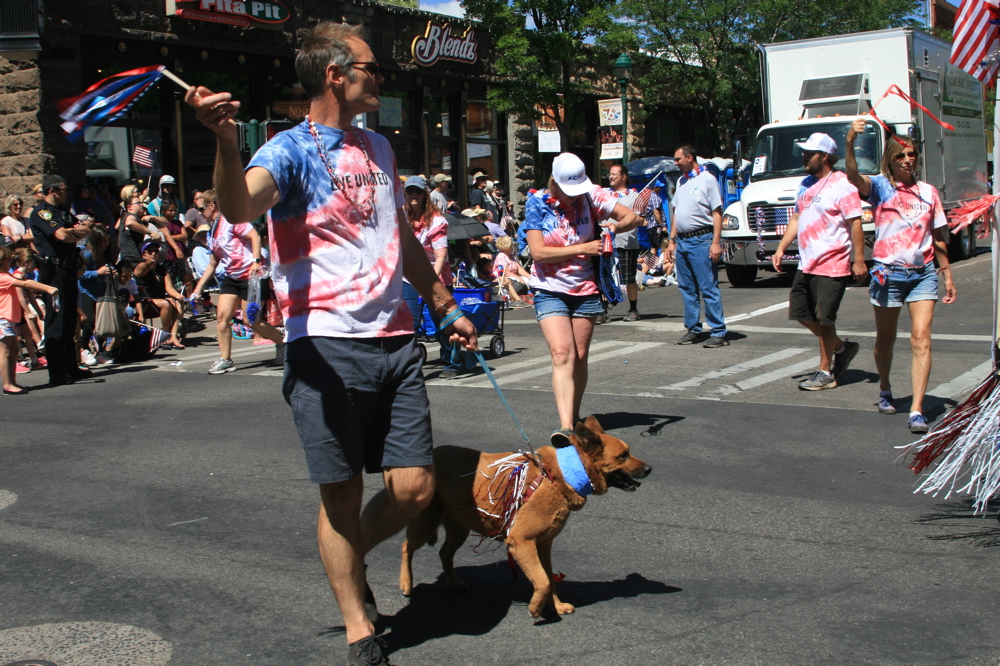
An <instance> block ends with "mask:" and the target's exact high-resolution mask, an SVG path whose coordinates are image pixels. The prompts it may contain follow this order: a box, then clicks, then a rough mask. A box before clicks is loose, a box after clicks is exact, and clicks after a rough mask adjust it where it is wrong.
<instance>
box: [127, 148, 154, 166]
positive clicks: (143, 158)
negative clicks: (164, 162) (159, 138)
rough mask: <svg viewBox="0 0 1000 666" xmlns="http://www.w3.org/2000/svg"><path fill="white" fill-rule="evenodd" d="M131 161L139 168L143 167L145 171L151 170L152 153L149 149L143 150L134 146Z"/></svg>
mask: <svg viewBox="0 0 1000 666" xmlns="http://www.w3.org/2000/svg"><path fill="white" fill-rule="evenodd" d="M132 161H133V162H135V163H136V164H138V165H139V166H144V167H146V168H147V169H152V168H153V166H154V164H153V151H152V150H150V149H149V148H143V147H142V146H136V147H135V150H133V151H132Z"/></svg>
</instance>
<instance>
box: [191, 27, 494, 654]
mask: <svg viewBox="0 0 1000 666" xmlns="http://www.w3.org/2000/svg"><path fill="white" fill-rule="evenodd" d="M295 69H296V74H297V75H298V78H299V81H300V83H301V84H302V86H303V87H304V88H305V91H306V94H307V95H308V96H309V98H310V109H309V114H308V115H307V116H306V118H305V122H303V123H301V124H300V125H298V126H297V127H294V128H292V129H290V130H287V131H285V132H282V133H281V134H279V135H278V136H277V137H275V138H274V139H273V140H271V141H269V142H268V143H266V144H265V145H264V146H263V147H262V148H261V149H260V150H259V151H258V152H257V153H256V154H255V155H254V157H253V159H252V160H251V162H250V165H249V166H248V167H247V170H246V172H244V171H243V166H242V163H241V160H240V152H239V145H238V142H237V135H236V123H235V121H234V116H235V114H236V112H237V110H238V109H239V102H237V101H233V100H232V97H231V95H230V94H229V93H213V92H212V91H211V90H208V89H207V88H204V87H197V88H195V87H192V88H191V89H189V90H188V92H187V95H186V96H185V100H186V101H187V103H188V104H190V105H191V106H193V107H195V109H196V115H197V117H198V119H199V121H201V122H202V123H203V124H204V125H205V126H206V127H208V128H209V129H211V130H212V131H213V132H215V134H216V138H217V141H218V149H217V153H216V162H215V185H216V190H217V192H218V200H219V208H220V210H221V212H222V214H223V215H225V216H226V217H227V218H228V219H229V220H232V221H234V222H237V223H238V222H243V221H247V220H251V219H253V218H255V217H257V216H259V215H261V214H263V213H264V212H265V211H267V210H268V209H270V211H271V212H270V221H269V224H270V230H271V234H270V237H271V247H272V262H273V263H272V265H273V274H272V277H273V281H274V287H275V292H276V293H277V296H278V302H279V304H280V306H281V311H282V315H283V316H284V320H285V326H286V343H287V346H286V355H285V376H284V382H283V387H282V391H283V393H284V395H285V399H286V400H287V401H288V403H289V405H291V408H292V415H293V417H294V420H295V426H296V429H297V430H298V433H299V438H300V439H301V441H302V445H303V448H304V449H305V454H306V462H307V465H308V467H309V477H310V480H312V481H313V482H314V483H317V484H319V494H320V512H319V523H318V541H319V550H320V556H321V558H322V560H323V566H324V567H325V569H326V573H327V578H328V579H329V582H330V587H331V588H332V589H333V593H334V595H335V596H336V598H337V604H338V605H339V606H340V611H341V613H342V614H343V617H344V625H345V627H346V633H347V641H348V663H349V664H387V663H388V660H387V659H386V657H385V654H384V649H385V643H384V642H383V641H381V639H377V638H375V636H374V627H373V624H374V621H375V620H376V619H377V617H378V616H377V611H376V610H375V605H374V597H372V596H371V595H370V590H368V591H367V592H368V594H367V595H366V582H365V569H364V558H365V555H366V554H367V553H368V551H370V550H371V549H372V548H373V547H374V546H375V545H376V544H378V543H379V542H380V541H383V540H384V539H386V538H388V537H389V536H391V535H393V534H395V533H396V532H397V531H399V530H400V529H401V528H402V527H403V526H404V525H406V524H407V523H409V522H410V520H411V519H412V518H414V517H415V516H416V515H417V514H418V513H419V512H420V511H421V509H423V508H424V507H425V506H426V505H427V503H428V502H429V501H430V499H431V497H432V496H433V494H434V470H433V455H432V444H431V424H430V409H429V405H428V402H427V392H426V389H425V387H424V379H423V375H422V374H421V365H422V363H421V357H420V353H419V351H418V350H417V348H416V345H415V344H414V340H413V317H412V316H411V314H410V313H409V311H408V310H407V309H406V307H405V304H404V303H403V300H402V278H403V274H404V273H405V274H406V278H407V280H409V282H410V284H412V285H413V286H414V287H415V288H416V289H417V291H419V292H420V293H421V295H422V296H423V297H424V299H425V300H426V301H427V302H428V304H430V305H431V306H432V307H434V308H435V309H436V310H437V312H438V313H439V316H440V317H441V323H440V327H441V328H442V330H443V331H444V332H445V333H446V334H449V336H450V339H451V340H452V342H457V343H458V344H461V345H463V346H465V347H466V348H467V349H469V350H473V349H475V348H476V334H475V327H474V326H473V325H472V323H471V322H470V321H469V320H468V319H466V318H464V317H463V316H462V311H461V310H460V309H459V308H458V306H457V305H456V303H455V300H454V298H452V296H451V294H450V293H449V292H448V290H447V289H446V288H445V286H444V285H443V284H442V283H441V282H440V281H439V280H438V279H437V277H436V276H435V275H434V271H433V270H432V269H431V265H430V263H429V262H428V261H427V258H426V256H425V254H424V250H423V248H422V247H421V245H420V243H419V242H418V241H417V239H416V237H415V236H414V235H413V233H412V232H411V231H410V228H409V225H408V224H407V222H406V217H405V215H403V212H402V207H403V203H404V201H403V190H402V187H401V186H400V182H399V175H398V173H397V172H396V166H395V164H396V161H395V157H394V156H393V154H392V149H391V148H390V146H389V143H388V141H386V140H385V139H384V138H383V137H382V136H381V135H379V134H376V133H374V132H369V131H365V130H359V129H357V128H354V127H352V126H351V120H352V119H353V118H354V117H355V116H356V115H357V114H359V113H364V112H370V111H376V110H378V108H379V105H380V102H379V85H380V84H381V83H382V82H383V81H384V79H383V78H382V76H381V74H380V73H379V63H378V62H377V61H376V60H375V56H374V54H373V53H372V50H371V48H370V47H369V46H368V44H367V43H365V41H364V39H363V38H362V32H361V28H360V27H359V26H348V25H342V24H337V23H332V22H327V23H320V24H318V25H317V26H316V27H315V28H313V30H312V31H311V32H310V33H309V34H308V35H307V36H306V37H305V39H304V40H303V44H302V47H301V49H300V50H299V53H298V56H297V58H296V60H295ZM363 469H364V470H367V471H368V472H369V473H374V472H379V471H380V472H382V475H383V479H384V483H385V488H384V489H383V490H381V491H380V492H379V493H377V494H376V495H375V496H374V497H373V498H372V499H371V500H370V501H369V502H368V504H367V505H366V506H364V508H363V510H362V491H363V481H362V476H361V472H362V470H363Z"/></svg>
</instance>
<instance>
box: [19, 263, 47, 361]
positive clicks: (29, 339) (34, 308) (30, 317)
mask: <svg viewBox="0 0 1000 666" xmlns="http://www.w3.org/2000/svg"><path fill="white" fill-rule="evenodd" d="M34 254H35V253H34V252H32V251H31V250H30V249H28V248H26V247H19V248H16V249H14V265H15V266H16V268H15V269H14V271H13V273H12V274H13V276H14V277H15V278H16V279H18V280H34V279H35V277H36V276H35V260H34ZM16 289H17V302H18V303H20V305H21V321H20V323H19V324H18V325H17V334H18V335H19V336H20V338H21V342H23V343H24V348H25V349H27V350H28V364H24V363H18V364H17V365H16V366H15V367H16V370H17V373H18V374H20V373H23V372H31V371H32V370H38V369H40V368H44V367H45V366H47V365H48V361H46V360H45V357H44V356H39V355H38V346H39V345H40V344H42V329H41V326H42V322H43V321H44V319H45V311H44V310H43V309H42V306H41V305H40V304H39V301H38V299H37V298H35V295H34V292H32V291H30V290H28V291H25V290H24V289H23V288H21V287H17V288H16Z"/></svg>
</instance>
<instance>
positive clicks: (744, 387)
mask: <svg viewBox="0 0 1000 666" xmlns="http://www.w3.org/2000/svg"><path fill="white" fill-rule="evenodd" d="M818 367H819V356H814V357H813V358H811V359H809V360H807V361H802V362H800V363H793V364H792V365H786V366H785V367H783V368H778V369H777V370H771V371H770V372H764V373H762V374H759V375H755V376H753V377H750V378H748V379H744V380H743V381H739V382H735V383H733V384H727V385H725V386H720V387H719V388H717V389H715V390H713V391H712V392H711V393H713V394H716V395H733V394H735V393H739V392H740V391H748V390H750V389H752V388H757V387H758V386H763V385H764V384H770V383H771V382H775V381H778V380H779V379H786V378H788V377H792V376H793V375H795V374H797V373H800V372H803V371H805V370H809V369H812V368H818Z"/></svg>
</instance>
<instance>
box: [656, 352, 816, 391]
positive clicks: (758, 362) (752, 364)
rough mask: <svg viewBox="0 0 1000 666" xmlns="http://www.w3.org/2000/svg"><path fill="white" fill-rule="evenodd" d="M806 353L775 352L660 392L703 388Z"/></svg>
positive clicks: (662, 387) (671, 386) (700, 376)
mask: <svg viewBox="0 0 1000 666" xmlns="http://www.w3.org/2000/svg"><path fill="white" fill-rule="evenodd" d="M806 351H809V350H808V349H805V348H804V347H789V348H788V349H783V350H782V351H779V352H775V353H773V354H768V355H767V356H761V357H760V358H755V359H751V360H749V361H744V362H742V363H737V364H736V365H731V366H729V367H728V368H722V369H720V370H712V371H711V372H706V373H705V374H703V375H698V376H697V377H691V378H690V379H685V380H684V381H682V382H677V383H675V384H667V385H666V386H661V387H660V390H661V391H683V390H685V389H689V388H694V387H696V386H701V385H702V384H704V383H705V382H707V381H709V380H712V379H720V378H722V377H728V376H730V375H737V374H739V373H741V372H746V371H747V370H753V369H754V368H759V367H762V366H765V365H770V364H771V363H776V362H778V361H783V360H785V359H786V358H791V357H792V356H798V355H799V354H801V353H803V352H806Z"/></svg>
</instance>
